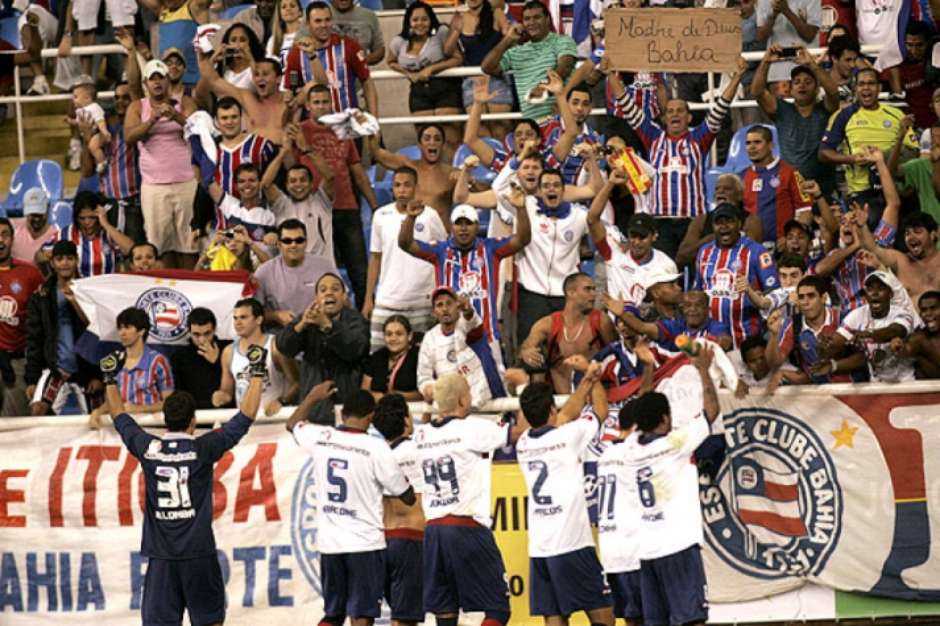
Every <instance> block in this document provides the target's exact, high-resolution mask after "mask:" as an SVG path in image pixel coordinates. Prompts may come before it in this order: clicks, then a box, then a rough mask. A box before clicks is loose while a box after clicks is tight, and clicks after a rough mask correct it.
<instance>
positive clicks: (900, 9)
mask: <svg viewBox="0 0 940 626" xmlns="http://www.w3.org/2000/svg"><path fill="white" fill-rule="evenodd" d="M887 10H888V11H890V12H891V16H890V18H889V19H890V20H891V21H892V23H893V24H894V27H893V28H892V29H891V36H890V37H888V40H887V41H886V42H885V44H884V47H883V48H882V49H881V52H879V53H878V58H877V59H875V69H876V70H878V71H879V72H880V71H882V70H885V69H887V68H889V67H894V66H895V65H900V64H901V63H902V62H903V61H904V58H905V57H906V56H907V46H906V45H904V33H905V31H906V30H907V23H908V21H909V20H910V19H911V3H910V2H905V1H901V2H895V3H894V6H893V7H891V8H889V9H887Z"/></svg>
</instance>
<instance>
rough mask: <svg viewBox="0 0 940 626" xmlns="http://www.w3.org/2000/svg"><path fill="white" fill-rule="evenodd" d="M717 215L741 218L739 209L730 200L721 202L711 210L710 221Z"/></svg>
mask: <svg viewBox="0 0 940 626" xmlns="http://www.w3.org/2000/svg"><path fill="white" fill-rule="evenodd" d="M719 217H733V218H734V219H736V220H739V219H741V210H740V209H739V208H738V207H736V206H735V205H733V204H731V203H730V202H721V203H719V204H718V206H716V207H715V209H714V210H713V211H712V221H714V220H717V219H718V218H719Z"/></svg>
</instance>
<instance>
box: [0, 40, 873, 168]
mask: <svg viewBox="0 0 940 626" xmlns="http://www.w3.org/2000/svg"><path fill="white" fill-rule="evenodd" d="M880 50H881V46H863V47H862V52H863V53H865V54H875V53H877V52H879V51H880ZM825 51H826V48H813V49H811V50H810V52H811V53H812V54H814V55H818V54H821V53H823V52H825ZM95 54H126V50H125V49H124V48H123V47H122V46H120V45H118V44H104V45H94V46H76V47H74V48H72V51H71V55H70V56H88V55H95ZM741 56H742V57H744V59H745V60H747V61H760V60H761V59H762V58H763V56H764V53H763V52H743V53H741ZM57 57H58V50H57V49H56V48H44V49H43V50H42V58H44V59H51V58H57ZM370 73H371V76H372V78H374V79H375V80H407V78H406V77H405V76H404V75H402V74H399V73H398V72H395V71H392V70H372V71H371V72H370ZM715 74H716V73H715V72H708V86H709V91H710V92H713V91H714V89H715V79H714V77H715ZM719 75H720V74H719ZM436 76H440V77H442V78H467V77H473V76H483V71H482V70H481V69H480V68H479V67H477V66H469V67H455V68H451V69H447V70H444V71H443V72H441V73H439V74H437V75H436ZM13 93H14V95H12V96H5V97H0V104H13V105H14V110H15V114H16V140H17V148H18V152H19V159H20V163H23V162H24V161H25V160H26V152H25V139H24V136H23V107H22V105H23V103H34V102H59V101H63V100H70V99H71V97H72V96H71V95H70V94H68V93H59V94H49V95H45V96H26V95H23V93H22V90H21V86H20V66H19V65H15V66H14V68H13ZM98 97H99V98H104V99H111V98H113V97H114V92H113V91H103V92H99V93H98ZM709 106H710V105H709V104H708V103H701V102H692V103H689V108H690V109H691V110H692V111H702V110H706V109H708V107H709ZM731 106H732V107H733V108H752V107H756V106H757V101H756V100H736V101H734V102H733V103H732V105H731ZM591 114H592V115H607V110H606V109H603V108H596V109H593V110H592V111H591ZM521 117H522V114H521V113H518V112H510V113H486V114H484V115H483V120H484V121H487V120H512V119H519V118H521ZM466 120H467V114H465V113H461V114H456V115H437V116H412V115H408V116H391V117H380V118H379V123H380V124H383V125H395V124H420V123H426V122H431V121H436V122H444V123H450V122H465V121H466Z"/></svg>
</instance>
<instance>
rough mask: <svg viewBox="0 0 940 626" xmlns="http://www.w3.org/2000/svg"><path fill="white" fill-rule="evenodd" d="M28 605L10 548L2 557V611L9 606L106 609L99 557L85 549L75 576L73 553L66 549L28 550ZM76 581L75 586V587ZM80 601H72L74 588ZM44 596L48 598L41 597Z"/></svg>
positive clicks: (43, 609)
mask: <svg viewBox="0 0 940 626" xmlns="http://www.w3.org/2000/svg"><path fill="white" fill-rule="evenodd" d="M25 564H26V605H25V607H24V605H23V588H22V584H21V578H20V571H19V568H18V567H17V565H16V558H15V556H14V555H13V553H11V552H4V553H3V556H2V557H0V611H5V610H6V608H7V607H10V608H11V609H13V611H14V612H23V611H24V608H25V611H27V612H30V613H35V612H39V611H41V612H53V611H55V612H66V611H73V610H75V611H87V610H90V609H93V610H95V611H103V610H105V597H104V590H103V589H102V587H101V576H100V575H99V574H98V560H97V559H96V558H95V555H94V553H92V552H83V553H82V554H81V558H80V565H79V569H78V580H75V581H73V580H72V564H71V556H70V555H69V553H67V552H60V553H56V552H44V553H39V552H27V553H26V556H25ZM73 584H74V587H73ZM73 589H74V590H75V592H76V594H75V597H76V598H77V601H76V602H75V604H74V606H73V603H72V590H73ZM43 595H44V596H45V598H46V602H45V604H43V603H42V602H41V601H40V598H41V596H43Z"/></svg>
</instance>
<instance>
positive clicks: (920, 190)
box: [901, 159, 940, 222]
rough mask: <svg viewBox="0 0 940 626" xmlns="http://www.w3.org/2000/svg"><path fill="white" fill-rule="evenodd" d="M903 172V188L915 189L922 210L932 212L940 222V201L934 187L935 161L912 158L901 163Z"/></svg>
mask: <svg viewBox="0 0 940 626" xmlns="http://www.w3.org/2000/svg"><path fill="white" fill-rule="evenodd" d="M901 174H903V175H904V184H903V185H902V187H901V188H902V189H905V190H907V189H913V190H914V191H916V192H917V199H918V200H919V201H920V210H921V211H923V212H924V213H930V215H932V216H933V218H934V219H935V220H937V221H938V222H940V201H938V200H937V193H936V192H935V191H934V188H933V178H932V176H933V163H932V162H931V161H930V159H911V160H910V161H908V162H907V163H903V164H901Z"/></svg>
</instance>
